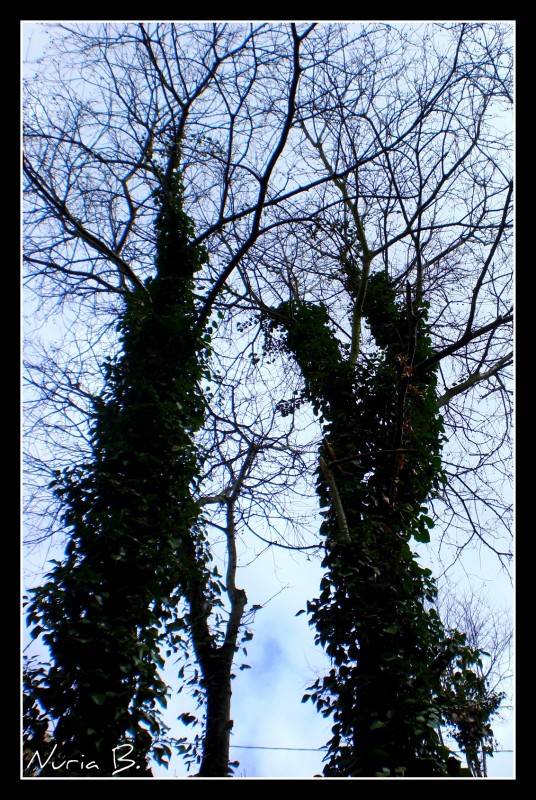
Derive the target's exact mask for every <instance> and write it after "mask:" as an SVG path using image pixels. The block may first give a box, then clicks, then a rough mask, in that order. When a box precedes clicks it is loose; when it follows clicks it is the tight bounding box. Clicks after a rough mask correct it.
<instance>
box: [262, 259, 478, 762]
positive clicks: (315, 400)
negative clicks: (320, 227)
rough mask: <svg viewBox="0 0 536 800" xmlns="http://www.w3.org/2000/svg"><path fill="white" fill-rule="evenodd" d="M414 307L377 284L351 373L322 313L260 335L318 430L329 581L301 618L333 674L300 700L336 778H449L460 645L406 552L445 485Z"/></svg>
mask: <svg viewBox="0 0 536 800" xmlns="http://www.w3.org/2000/svg"><path fill="white" fill-rule="evenodd" d="M415 306H416V303H415V301H414V300H413V299H412V293H411V289H410V287H409V286H408V287H407V292H406V298H405V302H404V298H402V301H400V300H398V299H397V298H396V295H395V290H394V289H393V288H392V287H391V286H390V285H389V283H388V281H387V279H386V278H385V277H384V275H383V274H382V273H378V274H375V275H372V276H371V277H370V278H369V280H368V286H367V292H366V300H365V302H364V304H363V309H364V314H365V316H366V318H367V322H368V324H369V327H370V330H371V333H372V335H373V337H374V339H375V342H376V349H375V351H373V353H372V355H371V356H370V357H364V356H362V357H361V359H360V361H359V363H356V364H355V365H354V364H352V363H351V362H350V360H348V359H345V358H344V357H343V355H342V353H341V349H340V346H339V343H338V341H337V339H336V337H335V335H334V333H333V332H332V330H331V328H330V325H329V317H328V314H327V311H326V309H325V308H324V307H323V306H322V305H313V304H309V303H305V302H299V301H298V300H292V301H290V302H288V303H283V304H282V305H280V306H279V308H278V309H277V310H274V311H273V312H272V313H271V314H270V318H271V322H270V323H269V324H268V340H269V341H270V344H269V346H271V347H273V346H274V344H273V335H274V332H275V331H276V330H278V329H279V330H282V331H283V340H282V346H283V347H284V348H285V349H286V350H288V351H290V352H291V353H292V354H293V355H294V357H295V359H296V361H297V363H298V365H299V367H300V369H301V372H302V375H303V378H304V381H305V396H306V397H307V398H308V399H309V400H310V402H311V403H312V404H313V407H314V409H315V411H316V412H317V413H319V414H320V416H321V421H322V425H323V432H324V438H323V444H322V447H321V451H320V453H319V469H318V493H319V497H320V504H321V506H322V508H323V514H324V522H323V525H322V533H323V534H324V536H325V557H324V560H323V566H324V568H325V570H326V573H325V577H324V578H323V580H322V583H321V593H320V596H319V597H318V599H316V600H314V601H312V602H310V603H308V610H309V611H310V613H311V621H312V623H313V624H314V625H315V626H316V630H317V641H318V642H320V643H321V644H322V645H323V646H324V647H325V649H326V652H327V653H328V655H329V656H330V658H331V662H332V668H331V670H330V671H329V674H328V675H326V676H325V677H324V678H323V679H319V680H318V681H316V682H315V684H314V685H313V686H312V687H310V689H311V694H309V695H306V697H311V698H312V699H313V700H314V701H315V702H316V704H317V707H318V708H319V709H320V710H321V711H322V712H323V713H324V714H325V715H326V716H327V715H330V714H332V715H333V719H334V726H333V729H332V730H333V738H332V739H331V741H330V743H329V751H328V759H327V765H326V767H325V774H326V775H330V776H335V775H343V776H358V777H369V776H382V775H387V776H404V775H405V776H411V775H421V776H423V775H425V776H429V775H446V774H447V764H448V758H449V756H450V753H449V751H448V750H447V748H445V747H444V746H443V745H442V744H441V742H440V740H439V738H438V734H437V728H438V725H439V722H440V719H441V715H442V697H441V695H442V688H441V675H442V673H443V671H444V669H445V667H446V665H447V664H448V663H450V661H451V660H452V658H454V657H455V655H456V653H457V652H458V650H459V649H460V647H461V646H462V644H463V640H462V639H459V640H458V641H457V644H456V646H454V644H453V643H452V641H451V640H450V639H448V638H447V637H446V635H445V632H444V630H443V627H442V625H441V623H440V620H439V618H438V615H437V613H436V611H435V610H434V608H433V606H432V604H433V601H434V599H435V594H436V590H435V585H434V582H433V580H432V578H431V577H430V571H429V570H428V569H425V568H423V567H422V566H420V565H419V563H418V561H417V558H416V556H415V554H414V553H413V551H412V549H411V547H410V540H411V539H412V537H413V538H414V539H415V540H417V541H419V542H427V541H428V540H429V533H428V528H429V527H431V526H432V525H433V522H432V520H431V519H430V518H429V517H428V515H427V509H426V505H425V504H426V502H427V501H428V500H429V499H430V498H431V497H432V496H433V495H434V493H435V492H436V491H437V490H438V489H440V487H441V486H442V482H443V473H442V465H441V445H442V441H443V425H442V420H441V417H440V415H439V413H438V410H437V402H436V376H435V374H434V371H433V368H429V369H427V370H423V369H420V368H419V365H420V364H421V363H423V362H424V361H426V359H427V358H428V357H429V355H430V354H431V342H430V335H429V331H428V329H427V326H426V308H425V306H424V305H421V307H415ZM279 346H281V345H279ZM456 648H458V650H457V649H456ZM445 655H446V658H445ZM442 659H443V661H442ZM436 665H437V666H436Z"/></svg>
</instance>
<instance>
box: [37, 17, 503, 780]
mask: <svg viewBox="0 0 536 800" xmlns="http://www.w3.org/2000/svg"><path fill="white" fill-rule="evenodd" d="M510 33H511V31H510V28H509V26H508V25H506V24H504V23H497V24H495V23H485V24H484V23H466V24H448V25H440V24H437V23H436V24H432V25H430V26H414V25H400V26H391V25H386V24H384V23H380V24H371V25H356V26H350V25H346V24H335V25H327V24H318V25H308V24H301V23H300V24H296V25H287V24H281V25H275V24H258V25H257V24H251V25H246V24H220V23H214V24H208V23H207V24H192V25H188V24H171V23H161V24H153V23H151V24H139V25H134V24H106V25H101V24H83V25H69V26H66V25H54V26H52V37H53V39H54V45H53V48H52V50H51V52H50V55H49V57H48V60H47V69H46V70H43V69H42V70H39V71H38V72H37V75H36V77H35V79H34V80H28V82H27V84H26V85H25V103H24V108H25V123H24V145H25V155H24V176H25V200H26V220H25V265H26V280H27V295H26V296H27V302H28V307H29V309H30V313H31V314H32V316H33V326H32V333H31V336H30V337H29V338H28V341H27V346H26V352H27V356H28V369H27V376H28V386H29V388H28V392H27V398H28V416H27V419H28V432H27V441H28V449H27V457H28V460H27V463H28V475H29V477H28V479H27V487H28V500H29V514H30V516H29V519H31V520H32V522H33V525H34V527H33V531H32V534H31V535H30V539H31V540H32V541H34V542H36V541H38V540H39V539H41V538H43V537H46V536H49V535H51V534H52V533H54V532H58V531H63V530H64V529H66V532H67V534H68V536H67V545H66V555H65V559H64V560H63V561H62V562H60V563H58V564H57V565H56V566H55V567H54V569H53V571H52V573H51V574H50V575H49V577H48V579H46V580H45V583H44V584H43V586H41V587H40V588H38V589H37V590H35V591H34V593H33V600H32V601H31V606H30V616H29V619H30V621H31V622H33V623H35V624H36V625H37V627H36V628H35V633H36V635H37V634H39V633H40V632H41V630H42V631H43V636H44V638H45V640H46V641H48V643H49V645H50V650H51V657H52V661H51V666H50V669H49V670H48V671H47V670H45V671H44V672H40V673H39V674H38V675H37V680H36V682H34V683H33V684H32V686H33V688H32V692H33V693H34V695H35V696H36V697H37V698H38V699H39V702H40V703H41V707H42V708H43V707H44V708H45V709H46V711H47V713H48V715H49V718H50V720H51V723H52V721H53V722H54V725H55V728H54V737H57V740H58V742H59V743H61V747H60V750H61V751H62V752H63V751H64V752H65V753H66V754H67V755H68V757H73V758H76V755H74V756H70V755H69V753H68V751H69V750H70V751H71V752H72V753H76V752H84V753H85V755H86V756H89V755H91V756H92V757H94V759H95V761H97V759H98V756H99V754H102V753H104V752H110V751H111V750H113V748H114V747H117V746H119V745H120V744H121V743H127V742H130V743H132V744H133V745H134V747H135V749H136V753H137V754H139V757H140V762H139V763H140V764H142V766H143V770H142V769H140V770H138V774H143V772H144V771H145V770H148V769H149V758H150V757H153V758H156V759H157V760H160V761H163V762H166V761H167V760H168V757H169V752H170V751H169V749H168V748H169V747H170V742H171V740H170V738H169V735H168V734H167V732H166V730H165V726H164V724H163V722H162V719H161V717H160V714H159V713H157V712H156V710H155V709H156V706H155V703H157V702H158V701H161V702H163V703H164V702H165V699H166V693H167V687H166V686H165V685H164V684H163V682H162V679H161V677H160V675H159V670H160V668H161V667H162V665H163V663H164V660H165V658H166V657H167V655H166V654H171V653H174V654H179V655H180V657H181V658H182V659H183V660H184V663H190V664H191V665H192V669H193V670H194V673H193V678H192V679H191V681H190V684H191V688H192V691H193V693H194V696H195V697H196V698H197V699H198V701H199V702H200V704H201V705H202V706H203V708H204V733H203V736H202V741H201V749H200V751H199V752H198V750H197V748H196V746H195V743H194V745H186V744H185V743H184V741H182V740H181V741H180V742H179V747H180V749H181V750H182V752H185V754H186V757H187V758H188V759H189V760H190V761H191V762H193V763H199V770H198V772H199V775H200V776H226V775H228V774H230V772H231V767H230V762H229V735H230V731H231V728H232V718H231V711H230V700H231V679H232V677H233V673H232V669H233V662H234V660H235V658H236V653H237V652H238V648H239V645H240V644H241V643H243V642H244V641H245V642H247V641H248V640H249V639H250V638H251V635H252V634H251V631H250V630H249V628H248V626H247V625H246V619H247V616H246V612H247V598H246V595H245V592H244V591H243V590H242V589H239V588H237V586H236V569H237V564H238V558H239V554H238V549H237V542H238V540H239V539H240V540H243V541H246V542H247V541H248V540H249V541H253V540H256V541H260V542H262V543H263V545H265V546H266V547H283V548H294V549H296V550H297V551H299V549H300V548H302V549H306V550H307V552H309V553H310V552H317V551H320V553H321V554H322V557H323V568H324V570H325V577H324V579H323V581H322V585H321V587H320V594H319V597H318V598H317V599H315V600H311V601H310V602H309V604H308V609H309V611H310V613H311V622H312V623H313V624H314V625H315V627H316V631H317V640H318V641H319V642H320V643H321V644H322V645H323V646H324V647H325V649H326V651H327V653H328V655H329V656H330V658H331V659H332V667H333V668H332V670H331V671H330V673H329V674H328V676H326V677H325V678H323V679H321V680H319V681H318V682H317V684H316V685H315V686H314V687H312V689H311V696H312V697H313V699H314V700H315V701H316V704H317V706H318V707H319V708H320V710H321V711H322V713H324V714H325V715H333V720H334V728H333V738H332V739H331V742H330V745H329V755H328V763H327V766H326V774H330V775H362V776H375V775H385V774H390V775H407V776H411V775H415V774H426V775H445V774H448V775H452V774H455V769H457V767H455V766H453V763H452V761H449V758H452V756H451V754H450V752H449V751H448V749H447V748H446V747H445V746H444V743H443V742H442V741H441V738H440V736H439V734H438V732H437V731H438V727H441V725H448V724H450V723H451V722H452V720H453V718H452V714H451V711H452V702H451V701H452V692H453V691H454V690H453V689H452V686H453V684H452V681H451V683H450V684H449V683H448V681H447V680H446V676H448V675H450V676H451V678H452V677H453V676H456V675H458V676H459V675H463V676H464V681H465V683H464V682H463V681H462V683H463V687H462V688H463V691H464V692H465V695H464V697H465V698H466V699H467V698H468V697H469V695H468V692H469V690H470V688H471V687H470V685H469V684H471V681H473V684H472V685H473V688H475V687H476V683H475V681H477V679H478V678H479V676H480V673H479V671H478V670H479V666H478V664H479V654H478V644H475V643H474V642H472V641H470V640H466V639H465V638H464V636H463V633H465V631H462V632H461V633H459V632H458V631H456V630H454V631H450V629H448V628H447V627H444V625H443V623H442V622H441V620H440V617H439V615H438V614H437V611H436V610H435V607H434V604H435V584H434V581H433V578H432V576H431V573H430V571H429V570H427V569H425V568H424V567H422V565H421V564H420V563H419V561H418V559H417V557H416V555H415V553H414V552H413V550H412V544H411V542H412V541H416V542H418V543H420V544H422V545H426V544H427V543H428V542H429V541H430V538H431V537H430V532H429V531H430V530H431V529H432V528H433V526H434V521H437V520H440V521H441V526H440V527H441V530H442V534H441V537H442V539H441V545H442V547H443V548H444V549H450V548H454V553H455V556H456V558H461V557H463V552H464V549H465V548H467V547H469V546H470V545H478V546H479V547H481V548H483V549H484V550H485V551H488V552H490V553H493V554H495V556H496V557H497V558H498V559H499V561H500V563H501V565H502V566H505V567H507V565H508V561H509V558H510V553H509V545H508V538H509V522H508V512H509V502H508V500H507V499H506V498H507V494H506V493H505V492H504V490H503V487H504V486H505V485H507V483H508V480H509V476H510V463H509V432H510V429H509V416H510V399H509V370H510V367H511V364H512V352H511V323H512V309H511V296H510V289H511V264H510V239H511V207H512V195H513V187H512V180H511V175H510V171H511V169H510V160H509V158H510V149H509V141H508V121H509V117H508V113H509V112H508V108H509V104H510V103H511V93H510V89H509V85H510V82H511V66H510V61H509V58H510V54H509V36H510ZM51 319H59V320H61V324H62V336H63V341H64V346H63V347H61V348H60V347H58V346H57V344H53V345H52V346H50V345H47V343H46V336H45V337H42V340H41V339H40V337H39V325H40V324H44V322H45V321H47V323H50V321H51ZM104 355H106V358H105V357H104ZM315 480H316V488H317V493H318V498H319V503H320V507H321V509H322V512H321V513H322V514H323V521H322V523H321V525H320V532H321V537H320V538H319V537H318V535H317V534H316V535H315V529H314V527H315V526H314V525H311V523H310V521H309V522H308V523H304V519H303V516H302V515H301V514H300V512H299V510H298V502H297V501H298V500H299V499H301V498H304V497H305V498H307V497H311V495H312V494H314V488H313V487H314V481H315ZM51 481H53V482H54V485H53V486H52V489H53V493H52V495H51V492H50V483H51ZM47 487H48V488H47ZM274 517H275V518H276V520H277V521H276V520H275V519H274ZM281 520H284V522H285V531H284V533H283V534H281V531H280V527H281ZM309 520H310V515H309ZM438 527H439V526H438ZM218 539H219V540H220V541H221V542H223V544H224V549H225V558H226V574H225V575H220V574H219V573H218V571H217V569H216V567H215V566H214V563H213V561H212V560H211V559H212V556H213V552H214V550H215V549H216V548H218V547H219V546H220V545H219V544H218ZM104 542H105V543H106V544H105V546H104V545H103V544H101V543H104ZM124 542H126V543H127V544H124ZM103 552H105V553H106V556H105V558H104V561H103V555H102V553H103ZM114 554H115V555H116V556H117V558H115V557H114ZM95 565H98V568H97V567H96V566H95ZM86 567H87V569H86ZM134 587H136V590H135V591H134ZM67 598H70V599H67ZM99 598H100V600H99ZM118 609H121V612H120V613H119V612H118ZM84 626H87V629H88V630H89V629H90V628H91V634H90V635H88V637H87V641H84V638H85V637H84V636H83V635H82V634H81V633H80V628H81V627H84ZM97 629H99V630H102V631H105V635H104V634H103V635H102V636H101V637H100V639H99V640H98V641H97V638H98V637H97V635H96V630H97ZM74 631H76V635H75V634H74ZM62 642H63V643H64V642H68V643H69V646H67V645H64V644H63V643H62ZM140 648H141V650H140ZM141 651H143V655H141V654H140V653H141ZM84 652H85V654H84ZM97 653H98V657H97ZM118 654H120V655H121V658H118ZM83 663H84V664H86V666H87V668H88V670H89V672H88V674H87V676H85V677H84V675H83V669H85V668H86V667H84V668H82V666H81V665H82V664H83ZM246 666H247V665H246ZM81 670H82V671H81ZM99 670H100V671H101V672H100V678H98V677H96V672H98V671H99ZM181 674H182V675H184V669H182V672H181ZM472 676H475V678H473V677H472ZM456 680H458V678H456ZM460 686H461V684H460ZM479 686H480V688H481V689H482V691H484V692H485V691H486V690H487V689H486V686H485V685H484V684H483V683H482V682H481V683H480V684H479ZM36 687H37V688H36ZM449 687H450V688H449ZM460 691H462V690H461V689H460ZM475 691H476V688H475ZM479 691H480V689H479ZM449 692H450V694H449ZM462 694H463V692H462ZM459 696H461V695H459ZM493 696H494V697H495V695H493ZM490 698H491V695H490ZM458 699H459V698H458ZM490 702H491V700H490ZM492 706H493V708H492ZM495 710H496V706H494V705H493V702H491V705H490V713H494V711H495ZM88 714H89V715H92V718H94V719H95V724H92V725H91V726H86V728H85V729H84V730H82V727H83V726H82V727H81V726H80V724H79V721H80V720H81V719H82V718H86V717H87V716H88ZM449 715H450V716H449ZM458 716H459V715H458ZM40 719H41V718H40V717H39V721H40ZM183 721H184V722H186V723H190V722H193V721H194V718H193V717H192V716H191V715H189V714H185V715H183ZM40 724H41V723H40ZM77 726H78V727H77ZM88 727H90V728H91V732H89V731H88V729H87V728H88ZM68 771H69V774H73V772H72V769H70V770H68ZM99 774H100V775H102V774H103V773H102V771H101V772H100V773H99ZM123 774H131V773H130V772H128V771H125V773H123Z"/></svg>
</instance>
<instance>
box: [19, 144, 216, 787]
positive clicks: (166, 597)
mask: <svg viewBox="0 0 536 800" xmlns="http://www.w3.org/2000/svg"><path fill="white" fill-rule="evenodd" d="M170 163H171V159H170ZM160 178H161V189H160V190H158V191H157V192H156V193H155V202H156V203H157V207H158V211H157V217H156V234H157V239H156V271H155V276H154V278H150V279H148V280H147V281H146V284H145V288H141V287H140V288H138V289H136V290H135V291H133V292H131V293H129V294H127V295H126V300H125V310H124V313H123V315H122V318H121V321H120V323H119V326H118V330H119V331H120V336H121V345H122V352H121V355H120V356H119V358H118V359H117V360H116V361H114V362H110V363H108V366H107V377H106V385H105V389H104V392H103V394H102V396H101V397H100V398H99V399H98V400H97V401H96V402H95V405H94V414H93V428H92V459H91V461H89V462H88V463H86V464H83V465H82V466H79V467H75V468H72V469H69V470H67V471H66V472H65V473H64V474H62V475H58V477H57V480H56V482H55V484H56V485H55V491H56V493H57V495H58V496H59V497H60V498H61V501H62V504H63V508H64V515H63V516H64V521H65V524H66V526H68V527H69V528H70V541H69V544H68V545H67V548H66V557H65V559H64V561H63V562H62V563H60V562H57V563H56V564H55V566H54V568H53V570H52V571H51V573H50V574H49V576H48V581H47V582H46V583H45V585H44V586H42V587H41V588H39V589H36V590H34V592H33V600H32V603H31V606H30V614H29V620H30V622H33V623H34V624H35V625H36V627H35V629H34V635H38V634H39V633H41V632H43V638H44V641H45V643H46V644H47V645H48V646H49V648H50V653H51V657H52V660H53V663H52V666H51V668H50V670H49V671H48V674H46V676H45V679H44V680H43V681H42V682H41V687H40V691H39V697H38V699H39V702H40V703H41V705H42V706H43V707H44V708H45V710H46V712H47V713H48V714H49V716H50V717H51V718H53V719H55V720H56V721H57V722H56V727H55V730H54V732H53V737H52V741H53V743H54V744H55V745H56V754H57V757H56V763H58V758H59V756H60V755H61V760H62V761H63V762H65V761H66V760H69V761H70V763H69V764H65V766H64V768H61V769H57V768H52V767H51V766H50V765H49V766H48V767H47V768H45V769H44V770H43V772H42V774H44V775H47V774H54V775H65V776H69V777H73V776H76V775H84V776H85V777H103V776H106V775H114V774H120V775H128V776H129V777H141V776H143V775H146V774H148V773H149V766H148V756H149V753H150V751H151V748H152V745H153V744H154V742H155V740H157V739H158V738H159V736H160V735H161V733H162V727H161V720H160V716H159V712H158V704H160V705H162V706H164V705H165V704H166V694H167V687H166V685H165V684H164V682H163V681H162V679H161V677H160V675H159V668H160V667H161V666H162V665H163V660H162V657H161V654H160V649H159V648H160V645H161V643H162V641H163V637H164V636H165V630H166V625H167V624H168V623H169V622H170V621H171V620H172V619H173V615H174V613H175V611H174V608H175V606H176V605H177V603H178V602H179V601H180V598H181V596H182V597H186V599H191V598H192V597H194V596H195V597H196V598H197V600H198V602H199V603H202V604H205V605H207V607H210V606H211V602H212V598H213V595H212V588H211V582H210V571H209V570H208V568H207V565H208V562H209V560H210V557H209V554H208V552H207V550H206V544H205V543H204V540H203V538H202V536H201V535H200V533H198V528H197V527H196V521H197V518H198V515H199V509H198V506H197V505H196V504H195V503H194V501H193V499H192V497H191V490H192V482H193V481H195V478H196V476H197V474H198V472H199V468H200V463H201V462H200V459H201V455H200V454H199V452H198V450H197V448H196V445H195V442H194V435H195V432H196V431H197V430H198V429H199V428H200V426H201V425H202V423H203V416H204V400H203V396H202V394H201V390H200V388H199V383H200V380H201V378H202V375H203V372H204V370H205V369H206V356H207V354H208V347H209V344H208V336H207V335H206V334H203V332H200V333H199V332H196V329H195V325H194V323H195V305H194V297H193V288H194V285H193V278H194V275H195V273H196V271H197V270H198V269H199V268H200V265H201V264H202V263H203V260H204V254H203V252H202V251H201V250H200V249H198V248H195V247H193V246H192V245H191V244H190V241H191V239H192V235H193V230H192V226H191V223H190V221H189V220H188V218H187V217H186V216H185V215H184V213H183V212H182V207H181V199H180V198H181V187H180V175H179V172H178V170H176V169H171V168H170V169H168V172H167V174H166V175H164V174H162V175H161V176H160ZM117 748H124V749H122V750H119V751H117V750H116V749H117ZM131 748H132V749H131ZM114 752H115V761H114ZM127 753H128V754H129V758H130V759H131V765H132V766H131V768H129V769H125V770H122V769H118V767H124V766H126V763H127V762H126V755H127ZM121 755H123V756H124V757H125V760H123V761H122V762H120V763H119V764H118V763H117V761H118V757H120V756H121ZM42 758H43V756H42ZM88 763H93V764H95V765H96V766H94V767H92V768H91V769H88V768H87V764H88ZM226 773H227V766H226V769H225V774H226Z"/></svg>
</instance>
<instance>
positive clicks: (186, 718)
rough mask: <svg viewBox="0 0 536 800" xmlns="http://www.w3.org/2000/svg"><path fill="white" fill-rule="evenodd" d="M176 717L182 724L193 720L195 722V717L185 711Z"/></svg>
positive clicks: (188, 723)
mask: <svg viewBox="0 0 536 800" xmlns="http://www.w3.org/2000/svg"><path fill="white" fill-rule="evenodd" d="M177 719H180V721H181V722H182V723H183V724H184V725H191V724H192V723H193V722H197V717H194V716H193V714H188V713H187V712H185V713H184V714H179V716H178V717H177Z"/></svg>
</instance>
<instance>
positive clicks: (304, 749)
mask: <svg viewBox="0 0 536 800" xmlns="http://www.w3.org/2000/svg"><path fill="white" fill-rule="evenodd" d="M230 746H231V747H235V748H238V749H239V750H286V751H289V752H292V751H294V752H296V751H300V752H308V753H320V752H321V751H322V750H327V749H328V748H327V747H267V746H266V745H255V744H232V745H230ZM493 752H494V753H513V752H514V751H513V750H494V751H493Z"/></svg>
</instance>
